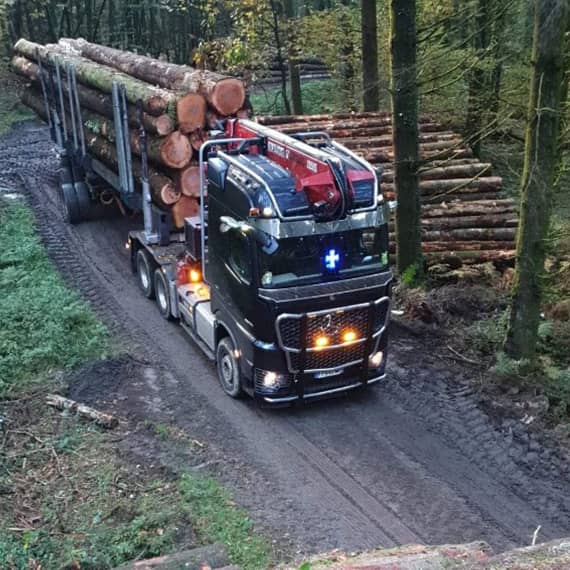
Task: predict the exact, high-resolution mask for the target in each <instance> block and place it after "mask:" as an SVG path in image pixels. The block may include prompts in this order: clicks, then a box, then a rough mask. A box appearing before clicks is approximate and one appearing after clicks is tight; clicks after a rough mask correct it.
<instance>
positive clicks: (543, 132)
mask: <svg viewBox="0 0 570 570" xmlns="http://www.w3.org/2000/svg"><path fill="white" fill-rule="evenodd" d="M535 12H536V13H535V22H534V40H533V43H534V46H533V62H534V63H533V66H534V68H533V75H532V82H531V93H530V101H529V125H528V128H527V133H526V145H525V166H524V171H523V176H522V195H521V219H520V224H519V230H518V236H517V257H516V268H515V276H514V281H513V291H512V295H513V298H512V305H511V311H510V318H509V328H508V332H507V338H506V341H505V352H506V353H507V354H508V355H509V356H511V357H513V358H515V359H517V360H520V359H532V358H533V357H534V355H535V351H536V342H537V338H538V324H539V318H540V304H541V300H542V280H543V275H542V273H543V271H544V261H545V255H546V254H545V240H546V237H547V233H548V227H549V222H550V207H551V192H552V186H553V183H554V176H555V172H556V159H557V152H556V145H557V141H558V137H559V134H560V106H561V101H560V97H561V91H562V88H561V86H562V77H563V73H564V67H563V64H564V54H563V46H564V32H565V31H566V26H567V18H568V2H567V0H540V1H539V2H537V4H536V10H535Z"/></svg>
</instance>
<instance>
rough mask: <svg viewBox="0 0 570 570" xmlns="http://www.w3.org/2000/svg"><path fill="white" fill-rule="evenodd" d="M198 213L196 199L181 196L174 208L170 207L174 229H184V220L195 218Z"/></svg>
mask: <svg viewBox="0 0 570 570" xmlns="http://www.w3.org/2000/svg"><path fill="white" fill-rule="evenodd" d="M199 211H200V207H199V205H198V201H197V200H196V198H190V197H188V196H182V197H181V198H180V200H178V202H176V204H174V206H172V210H171V212H172V222H173V224H174V227H175V228H177V229H182V228H183V227H184V218H191V217H193V216H197V215H198V213H199Z"/></svg>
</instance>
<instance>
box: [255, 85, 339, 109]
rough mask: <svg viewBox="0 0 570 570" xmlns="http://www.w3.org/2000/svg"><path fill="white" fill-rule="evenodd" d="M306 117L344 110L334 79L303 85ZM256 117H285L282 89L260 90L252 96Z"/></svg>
mask: <svg viewBox="0 0 570 570" xmlns="http://www.w3.org/2000/svg"><path fill="white" fill-rule="evenodd" d="M301 92H302V98H303V112H304V114H305V115H315V114H319V113H335V112H340V111H342V110H343V102H342V93H341V90H340V89H339V86H338V82H337V81H334V80H333V79H328V80H323V81H307V82H306V83H303V84H302V85H301ZM250 101H251V104H252V106H253V110H254V112H255V114H256V115H285V114H286V112H285V106H284V104H283V98H282V96H281V89H279V88H275V87H272V88H270V89H258V90H257V91H256V92H254V93H252V94H251V95H250Z"/></svg>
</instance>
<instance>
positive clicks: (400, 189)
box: [390, 0, 423, 278]
mask: <svg viewBox="0 0 570 570" xmlns="http://www.w3.org/2000/svg"><path fill="white" fill-rule="evenodd" d="M390 6H391V34H392V42H391V56H392V124H393V131H394V132H393V136H394V180H395V184H396V188H397V199H398V207H397V212H396V234H397V245H398V254H397V259H398V270H399V271H400V273H401V274H402V273H404V272H405V271H406V270H410V268H412V271H415V275H416V276H417V277H418V278H421V275H422V273H423V259H422V249H421V233H420V216H421V205H420V192H419V187H418V162H419V148H418V147H419V145H418V87H417V81H416V78H417V76H416V73H417V71H416V0H390Z"/></svg>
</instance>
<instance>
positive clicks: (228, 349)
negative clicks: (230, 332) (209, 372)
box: [216, 336, 243, 398]
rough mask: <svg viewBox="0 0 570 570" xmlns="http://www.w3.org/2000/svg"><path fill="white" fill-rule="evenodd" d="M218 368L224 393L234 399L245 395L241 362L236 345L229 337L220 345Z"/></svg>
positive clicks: (217, 355)
mask: <svg viewBox="0 0 570 570" xmlns="http://www.w3.org/2000/svg"><path fill="white" fill-rule="evenodd" d="M216 366H217V368H218V378H219V380H220V384H221V385H222V388H223V390H224V392H225V393H226V394H227V395H228V396H231V397H232V398H239V397H240V396H241V395H242V394H243V390H242V387H241V372H240V369H239V361H238V358H237V357H236V348H235V346H234V343H233V342H232V340H231V339H230V338H229V337H227V336H226V337H224V338H223V339H222V340H221V341H220V342H219V343H218V348H217V349H216Z"/></svg>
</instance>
